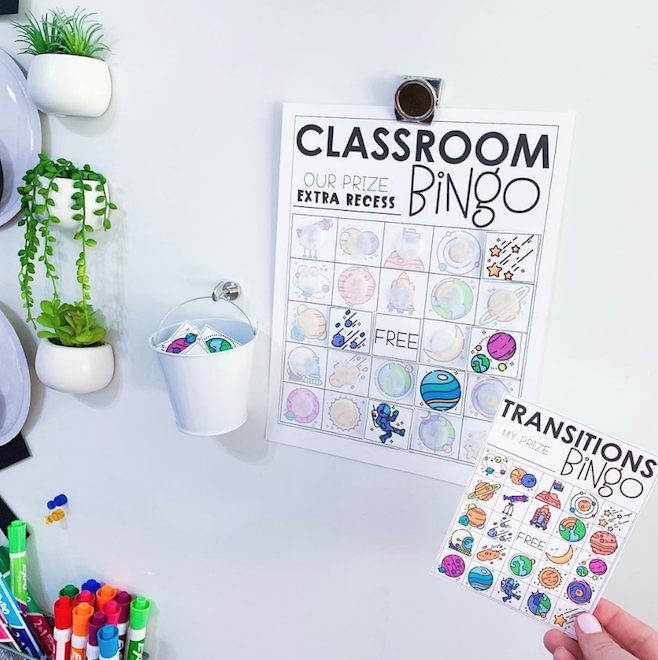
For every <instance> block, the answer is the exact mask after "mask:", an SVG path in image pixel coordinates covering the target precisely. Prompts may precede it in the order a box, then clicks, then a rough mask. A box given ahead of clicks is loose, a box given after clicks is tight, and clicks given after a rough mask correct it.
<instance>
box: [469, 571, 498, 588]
mask: <svg viewBox="0 0 658 660" xmlns="http://www.w3.org/2000/svg"><path fill="white" fill-rule="evenodd" d="M467 579H468V583H469V584H470V585H471V586H472V587H473V589H475V591H486V590H487V589H489V587H491V585H492V584H493V574H492V572H491V571H490V570H489V569H488V568H485V567H484V566H476V567H475V568H472V569H471V570H470V571H469V573H468V578H467Z"/></svg>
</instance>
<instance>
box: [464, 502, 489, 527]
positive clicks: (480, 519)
mask: <svg viewBox="0 0 658 660" xmlns="http://www.w3.org/2000/svg"><path fill="white" fill-rule="evenodd" d="M485 522H487V514H486V513H485V512H484V511H483V510H482V509H481V508H480V507H479V506H475V504H469V505H468V507H467V509H466V513H465V514H464V515H463V516H461V518H460V519H459V523H460V525H464V527H468V526H470V527H476V528H477V529H482V528H483V527H484V523H485Z"/></svg>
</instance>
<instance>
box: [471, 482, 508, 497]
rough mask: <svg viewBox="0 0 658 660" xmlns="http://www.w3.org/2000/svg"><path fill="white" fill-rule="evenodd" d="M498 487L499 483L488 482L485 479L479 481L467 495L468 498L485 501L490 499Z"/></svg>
mask: <svg viewBox="0 0 658 660" xmlns="http://www.w3.org/2000/svg"><path fill="white" fill-rule="evenodd" d="M499 488H500V484H490V483H489V482H487V481H480V483H478V485H477V486H476V487H475V490H474V491H473V492H472V493H471V494H470V495H469V496H468V499H469V500H481V501H482V502H486V501H487V500H490V499H491V498H492V497H493V495H494V493H495V492H496V491H497V490H498V489H499Z"/></svg>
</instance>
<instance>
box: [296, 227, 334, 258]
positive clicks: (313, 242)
mask: <svg viewBox="0 0 658 660" xmlns="http://www.w3.org/2000/svg"><path fill="white" fill-rule="evenodd" d="M333 226H334V223H333V220H331V219H329V218H324V219H323V220H319V221H318V222H314V223H312V224H310V225H304V226H303V227H300V228H299V229H298V230H297V238H298V239H299V242H300V243H301V246H302V247H303V248H304V255H303V256H304V259H317V258H318V249H319V248H320V247H322V244H323V243H324V240H325V237H326V235H327V232H328V231H329V230H330V229H331V228H332V227H333Z"/></svg>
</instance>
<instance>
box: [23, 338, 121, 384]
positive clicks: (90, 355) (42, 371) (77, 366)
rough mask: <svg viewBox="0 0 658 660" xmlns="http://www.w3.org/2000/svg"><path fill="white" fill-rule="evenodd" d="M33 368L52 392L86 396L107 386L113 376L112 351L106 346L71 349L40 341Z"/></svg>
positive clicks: (48, 341) (44, 340)
mask: <svg viewBox="0 0 658 660" xmlns="http://www.w3.org/2000/svg"><path fill="white" fill-rule="evenodd" d="M35 369H36V372H37V376H38V377H39V380H40V381H41V382H42V383H43V384H44V385H45V386H46V387H49V388H50V389H52V390H58V391H59V392H67V393H69V394H89V393H90V392H97V391H98V390H102V389H103V388H104V387H107V386H108V385H109V384H110V382H111V380H112V377H113V376H114V351H113V350H112V346H110V344H101V345H100V346H93V347H89V348H71V347H70V346H58V345H57V344H53V343H52V342H51V341H50V340H48V339H42V340H41V342H40V344H39V348H38V349H37V357H36V363H35Z"/></svg>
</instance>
